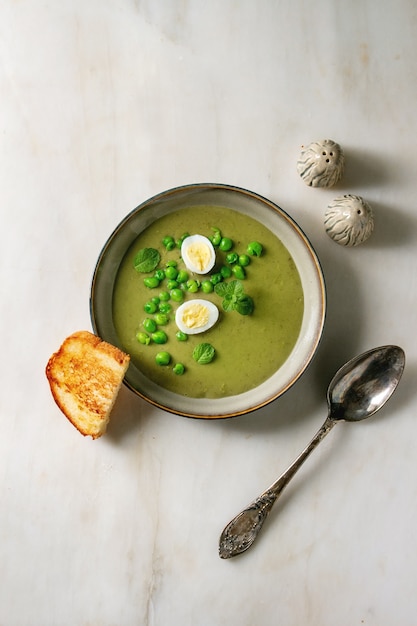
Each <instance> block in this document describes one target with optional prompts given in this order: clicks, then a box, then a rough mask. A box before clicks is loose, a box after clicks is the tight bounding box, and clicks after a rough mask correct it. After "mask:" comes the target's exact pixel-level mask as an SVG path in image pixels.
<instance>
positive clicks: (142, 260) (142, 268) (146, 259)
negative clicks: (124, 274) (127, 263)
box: [133, 248, 161, 273]
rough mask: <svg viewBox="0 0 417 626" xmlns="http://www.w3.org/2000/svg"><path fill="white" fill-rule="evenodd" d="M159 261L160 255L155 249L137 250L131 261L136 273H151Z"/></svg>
mask: <svg viewBox="0 0 417 626" xmlns="http://www.w3.org/2000/svg"><path fill="white" fill-rule="evenodd" d="M160 260H161V255H160V254H159V252H158V250H155V248H143V249H142V250H139V252H138V253H137V255H136V256H135V259H134V261H133V266H134V268H135V270H136V271H137V272H141V273H146V272H152V270H154V269H155V267H156V266H157V265H158V263H159V261H160Z"/></svg>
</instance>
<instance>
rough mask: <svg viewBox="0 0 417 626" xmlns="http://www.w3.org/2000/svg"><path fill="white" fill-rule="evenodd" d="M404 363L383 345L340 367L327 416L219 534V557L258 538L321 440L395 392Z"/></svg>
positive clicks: (402, 357)
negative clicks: (276, 475) (287, 463)
mask: <svg viewBox="0 0 417 626" xmlns="http://www.w3.org/2000/svg"><path fill="white" fill-rule="evenodd" d="M404 365H405V354H404V351H403V350H402V349H401V348H399V347H398V346H381V347H380V348H374V349H373V350H369V351H368V352H364V353H363V354H361V355H359V356H357V357H356V358H354V359H352V360H351V361H348V363H346V364H345V365H343V367H341V368H340V369H339V370H338V371H337V373H336V374H335V376H334V377H333V380H332V381H331V383H330V385H329V388H328V390H327V404H328V407H329V410H328V415H327V418H326V420H325V422H324V424H323V425H322V427H321V428H320V429H319V430H318V432H317V433H316V435H315V436H314V437H313V439H312V440H311V441H310V443H309V444H308V446H307V447H306V448H305V449H304V450H303V452H302V453H301V454H300V455H299V456H298V457H297V458H296V460H295V461H294V462H293V464H292V465H290V467H289V468H288V469H287V470H286V471H285V472H284V473H283V474H282V475H281V476H280V477H279V478H278V479H277V480H276V481H275V482H274V483H273V484H272V485H271V486H270V487H269V488H268V489H267V490H266V491H264V493H263V494H262V495H261V496H259V498H256V500H254V501H253V502H252V503H251V504H250V505H249V506H248V507H247V508H246V509H244V510H243V511H242V512H241V513H239V514H238V515H237V516H236V517H235V518H233V519H232V521H231V522H229V524H228V525H227V526H226V528H225V529H224V530H223V532H222V534H221V536H220V545H219V556H220V558H222V559H229V558H231V557H232V556H236V555H237V554H240V553H241V552H244V551H245V550H247V549H248V548H250V546H251V545H252V544H253V542H254V541H255V539H256V537H257V536H258V533H259V531H260V530H261V528H262V525H263V523H264V521H265V519H266V518H267V516H268V513H269V512H270V510H271V509H272V506H273V505H274V503H275V502H276V500H277V498H278V496H279V495H280V494H281V492H282V491H283V489H284V487H286V485H288V483H289V482H290V480H291V478H292V477H293V476H294V474H295V473H296V472H297V470H298V469H299V468H300V467H301V465H302V464H303V463H304V461H305V460H306V459H307V457H308V456H309V455H310V454H311V452H312V451H313V450H314V449H315V448H316V446H317V445H318V444H319V443H320V441H321V440H322V439H323V438H324V437H325V436H326V435H327V433H329V432H330V430H331V429H332V428H333V426H334V425H335V424H336V423H337V422H339V421H346V422H359V421H360V420H363V419H366V418H367V417H370V416H371V415H373V414H374V413H376V412H377V411H378V410H379V409H380V408H381V407H382V406H383V405H384V404H385V403H386V401H387V400H388V399H389V398H390V397H391V395H392V394H393V393H394V391H395V389H396V387H397V385H398V383H399V381H400V378H401V375H402V373H403V370H404Z"/></svg>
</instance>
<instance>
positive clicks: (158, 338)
mask: <svg viewBox="0 0 417 626" xmlns="http://www.w3.org/2000/svg"><path fill="white" fill-rule="evenodd" d="M151 339H152V341H153V342H154V343H158V344H162V343H166V342H167V341H168V335H167V334H166V333H165V332H164V331H163V330H156V331H155V332H154V333H152V334H151Z"/></svg>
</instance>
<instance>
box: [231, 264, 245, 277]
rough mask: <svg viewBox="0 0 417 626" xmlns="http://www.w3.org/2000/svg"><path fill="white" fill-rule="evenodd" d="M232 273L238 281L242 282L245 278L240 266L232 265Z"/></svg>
mask: <svg viewBox="0 0 417 626" xmlns="http://www.w3.org/2000/svg"><path fill="white" fill-rule="evenodd" d="M232 272H233V274H234V276H235V278H237V279H238V280H244V279H245V278H246V272H245V270H244V268H243V267H242V266H241V265H234V266H233V269H232Z"/></svg>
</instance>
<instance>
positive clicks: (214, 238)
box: [210, 228, 222, 248]
mask: <svg viewBox="0 0 417 626" xmlns="http://www.w3.org/2000/svg"><path fill="white" fill-rule="evenodd" d="M212 231H213V232H214V234H213V236H212V237H210V241H211V243H212V244H213V246H215V247H216V248H217V246H218V245H220V242H221V240H222V234H221V232H220V230H219V229H218V228H212Z"/></svg>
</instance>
